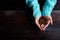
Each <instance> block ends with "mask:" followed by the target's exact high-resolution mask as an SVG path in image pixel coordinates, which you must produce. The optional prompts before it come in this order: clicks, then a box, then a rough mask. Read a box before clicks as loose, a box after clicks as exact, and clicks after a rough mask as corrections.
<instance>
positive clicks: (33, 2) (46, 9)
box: [26, 0, 57, 17]
mask: <svg viewBox="0 0 60 40" xmlns="http://www.w3.org/2000/svg"><path fill="white" fill-rule="evenodd" d="M56 3H57V0H46V1H45V4H44V6H43V9H42V12H41V10H40V4H39V3H38V0H26V4H27V5H28V6H29V7H32V9H33V16H34V17H40V16H50V15H51V12H52V10H53V8H54V6H55V4H56Z"/></svg>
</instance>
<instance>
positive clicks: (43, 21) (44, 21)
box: [35, 16, 53, 31]
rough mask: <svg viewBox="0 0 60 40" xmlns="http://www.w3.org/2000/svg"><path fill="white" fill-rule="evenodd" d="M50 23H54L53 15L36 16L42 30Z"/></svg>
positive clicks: (36, 21) (36, 22)
mask: <svg viewBox="0 0 60 40" xmlns="http://www.w3.org/2000/svg"><path fill="white" fill-rule="evenodd" d="M50 23H51V25H53V20H52V17H51V16H42V17H37V18H35V24H36V25H37V26H38V28H39V29H40V30H41V31H44V30H45V29H46V28H47V27H48V26H49V24H50Z"/></svg>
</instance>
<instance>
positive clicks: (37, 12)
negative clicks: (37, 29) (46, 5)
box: [26, 0, 41, 17]
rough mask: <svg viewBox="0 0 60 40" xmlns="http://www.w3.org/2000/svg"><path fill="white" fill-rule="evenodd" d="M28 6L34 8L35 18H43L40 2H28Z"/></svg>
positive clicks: (28, 0) (34, 0)
mask: <svg viewBox="0 0 60 40" xmlns="http://www.w3.org/2000/svg"><path fill="white" fill-rule="evenodd" d="M26 4H27V5H28V6H29V7H32V9H33V16H34V17H40V16H41V11H40V5H39V3H38V0H26Z"/></svg>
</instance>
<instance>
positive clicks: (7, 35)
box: [0, 10, 60, 40]
mask: <svg viewBox="0 0 60 40" xmlns="http://www.w3.org/2000/svg"><path fill="white" fill-rule="evenodd" d="M29 14H30V13H28V12H26V11H20V10H18V11H16V10H14V11H12V10H10V11H0V37H2V39H8V40H14V39H15V40H32V39H33V40H60V19H59V18H60V14H59V12H58V13H56V12H53V14H52V17H53V20H54V25H50V26H49V27H47V29H46V30H45V31H40V29H39V28H38V27H37V26H36V25H35V23H34V18H33V17H32V15H29Z"/></svg>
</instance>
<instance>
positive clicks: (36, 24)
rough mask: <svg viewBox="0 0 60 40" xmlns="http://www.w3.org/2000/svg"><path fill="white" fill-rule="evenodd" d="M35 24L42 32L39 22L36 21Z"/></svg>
mask: <svg viewBox="0 0 60 40" xmlns="http://www.w3.org/2000/svg"><path fill="white" fill-rule="evenodd" d="M35 23H36V25H37V26H38V27H39V29H40V30H42V29H41V27H40V24H39V23H38V21H35Z"/></svg>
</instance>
